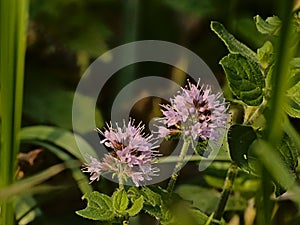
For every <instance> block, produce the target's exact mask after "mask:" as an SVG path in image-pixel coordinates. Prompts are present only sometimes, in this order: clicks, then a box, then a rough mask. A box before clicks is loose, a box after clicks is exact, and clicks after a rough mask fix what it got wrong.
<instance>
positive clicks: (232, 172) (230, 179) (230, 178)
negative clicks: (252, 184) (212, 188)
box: [214, 163, 238, 220]
mask: <svg viewBox="0 0 300 225" xmlns="http://www.w3.org/2000/svg"><path fill="white" fill-rule="evenodd" d="M237 173H238V166H237V165H236V164H235V163H232V164H231V165H230V167H229V168H228V171H227V175H226V179H225V182H224V186H223V191H222V194H221V198H220V201H219V204H218V208H217V210H216V213H215V215H214V219H216V220H221V218H222V216H223V214H224V210H225V206H226V203H227V201H228V198H229V195H230V193H231V191H232V187H233V183H234V180H235V177H236V175H237Z"/></svg>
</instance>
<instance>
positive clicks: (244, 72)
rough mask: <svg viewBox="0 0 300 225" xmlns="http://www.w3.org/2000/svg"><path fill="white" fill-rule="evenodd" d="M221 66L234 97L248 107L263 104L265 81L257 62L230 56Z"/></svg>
mask: <svg viewBox="0 0 300 225" xmlns="http://www.w3.org/2000/svg"><path fill="white" fill-rule="evenodd" d="M220 64H221V65H222V67H223V69H224V71H225V73H226V77H227V79H228V82H229V87H230V89H231V91H232V92H233V94H234V95H236V96H237V97H238V98H239V99H240V100H242V101H243V102H245V103H246V104H247V105H251V106H257V105H259V104H261V103H262V101H263V88H264V87H265V80H264V76H263V74H262V72H261V71H260V69H259V66H258V64H257V63H256V62H254V61H251V60H250V59H246V58H245V57H243V56H242V55H239V54H229V55H228V56H225V57H224V58H223V59H222V60H221V61H220Z"/></svg>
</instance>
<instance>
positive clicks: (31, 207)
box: [15, 195, 42, 224]
mask: <svg viewBox="0 0 300 225" xmlns="http://www.w3.org/2000/svg"><path fill="white" fill-rule="evenodd" d="M15 213H16V219H17V221H18V224H29V223H30V222H32V221H33V220H35V219H36V218H37V217H39V216H41V215H42V211H41V209H40V208H38V207H37V202H36V201H35V199H34V198H33V197H32V196H31V195H23V196H17V198H16V202H15Z"/></svg>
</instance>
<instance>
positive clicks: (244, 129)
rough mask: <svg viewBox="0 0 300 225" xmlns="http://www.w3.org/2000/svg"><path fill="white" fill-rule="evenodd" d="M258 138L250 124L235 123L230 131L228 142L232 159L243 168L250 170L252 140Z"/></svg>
mask: <svg viewBox="0 0 300 225" xmlns="http://www.w3.org/2000/svg"><path fill="white" fill-rule="evenodd" d="M256 138H257V136H256V133H255V131H254V130H253V128H252V127H250V126H243V125H233V126H231V127H230V128H229V131H228V144H229V150H230V156H231V159H232V160H233V161H234V162H235V163H237V165H238V166H239V167H241V168H243V169H246V170H248V169H249V165H248V151H249V147H250V145H251V144H252V142H253V141H254V140H255V139H256Z"/></svg>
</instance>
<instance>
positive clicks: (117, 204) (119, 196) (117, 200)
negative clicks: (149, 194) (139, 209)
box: [112, 189, 129, 215]
mask: <svg viewBox="0 0 300 225" xmlns="http://www.w3.org/2000/svg"><path fill="white" fill-rule="evenodd" d="M128 203H129V199H128V197H127V193H126V191H125V190H124V189H118V190H116V191H115V192H114V193H113V195H112V204H113V209H114V210H115V211H116V212H118V213H120V214H121V215H124V214H125V210H126V209H127V206H128Z"/></svg>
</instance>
